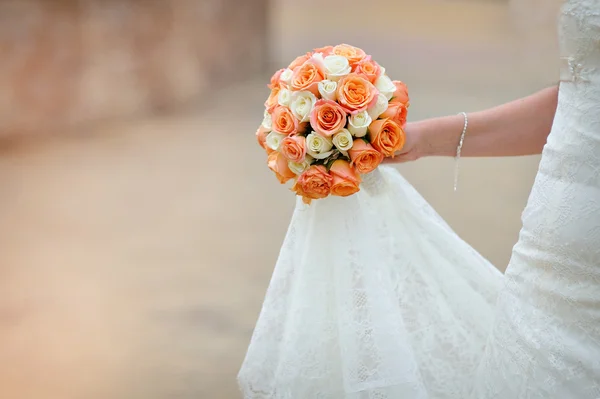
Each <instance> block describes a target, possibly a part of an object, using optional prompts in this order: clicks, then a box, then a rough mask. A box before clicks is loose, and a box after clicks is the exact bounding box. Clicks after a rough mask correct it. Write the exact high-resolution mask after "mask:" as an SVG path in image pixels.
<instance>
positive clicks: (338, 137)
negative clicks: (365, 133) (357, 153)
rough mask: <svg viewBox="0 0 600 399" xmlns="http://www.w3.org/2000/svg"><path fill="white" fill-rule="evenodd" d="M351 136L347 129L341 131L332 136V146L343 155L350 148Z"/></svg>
mask: <svg viewBox="0 0 600 399" xmlns="http://www.w3.org/2000/svg"><path fill="white" fill-rule="evenodd" d="M352 143H353V141H352V134H351V133H350V132H349V131H348V130H347V129H342V130H341V131H340V132H339V133H336V134H335V135H334V136H333V144H334V145H335V147H336V148H337V149H338V150H340V152H342V153H343V154H344V155H347V152H348V150H350V149H351V148H352Z"/></svg>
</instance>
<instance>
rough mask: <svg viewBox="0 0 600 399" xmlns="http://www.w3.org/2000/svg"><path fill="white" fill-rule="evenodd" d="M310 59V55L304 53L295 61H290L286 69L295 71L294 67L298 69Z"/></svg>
mask: <svg viewBox="0 0 600 399" xmlns="http://www.w3.org/2000/svg"><path fill="white" fill-rule="evenodd" d="M310 57H312V53H306V54H304V55H301V56H299V57H296V59H295V60H294V61H292V63H291V64H290V65H289V66H288V68H290V69H291V70H294V69H296V67H299V66H300V65H302V64H304V63H305V62H306V61H308V60H309V59H310Z"/></svg>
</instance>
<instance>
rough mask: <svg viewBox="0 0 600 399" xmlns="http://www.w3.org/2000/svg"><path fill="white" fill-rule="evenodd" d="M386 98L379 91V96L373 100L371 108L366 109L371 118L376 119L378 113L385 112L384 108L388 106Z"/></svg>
mask: <svg viewBox="0 0 600 399" xmlns="http://www.w3.org/2000/svg"><path fill="white" fill-rule="evenodd" d="M388 104H389V102H388V99H387V97H386V96H385V95H383V94H381V93H379V96H378V97H377V102H375V105H373V106H372V107H371V108H368V109H367V112H368V113H369V116H370V117H371V119H372V120H376V119H377V118H379V115H381V114H383V113H384V112H385V110H386V109H387V108H388Z"/></svg>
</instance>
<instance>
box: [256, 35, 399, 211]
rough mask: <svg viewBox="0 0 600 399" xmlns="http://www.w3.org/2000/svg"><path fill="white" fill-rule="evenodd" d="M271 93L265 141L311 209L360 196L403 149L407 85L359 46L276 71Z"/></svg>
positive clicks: (261, 138) (271, 160)
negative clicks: (366, 181)
mask: <svg viewBox="0 0 600 399" xmlns="http://www.w3.org/2000/svg"><path fill="white" fill-rule="evenodd" d="M269 88H270V89H271V94H270V95H269V98H268V99H267V101H266V102H265V108H266V109H265V112H264V119H263V122H262V124H261V126H260V127H259V128H258V130H257V132H256V136H257V139H258V143H259V144H260V145H261V147H263V148H264V149H265V151H266V152H267V154H268V166H269V168H270V169H271V170H272V171H273V172H274V173H275V176H276V177H277V179H278V180H279V181H280V182H281V183H282V184H283V183H286V182H287V181H289V180H293V182H294V184H293V186H292V191H294V192H295V193H296V194H297V195H299V196H301V197H302V198H303V200H304V202H305V203H307V204H308V203H310V202H311V200H313V199H319V198H325V197H327V196H329V195H337V196H342V197H345V196H348V195H352V194H354V193H356V192H358V191H359V186H360V182H361V178H360V176H361V175H362V174H366V173H369V172H371V171H373V170H374V169H375V168H377V166H378V165H379V164H380V163H381V161H382V160H383V159H384V158H385V157H393V156H394V153H395V152H396V151H398V150H400V149H401V148H402V146H403V145H404V138H405V136H404V130H403V128H404V125H405V124H406V116H407V109H408V106H409V98H408V91H407V88H406V85H405V84H404V83H402V82H400V81H392V80H391V79H390V78H389V77H388V76H387V75H386V73H385V69H384V68H383V67H382V66H381V65H379V64H378V63H377V62H375V61H374V60H373V59H371V56H369V55H367V54H366V53H365V52H364V51H363V50H361V49H360V48H357V47H353V46H350V45H347V44H340V45H338V46H335V47H333V46H327V47H323V48H318V49H315V50H313V51H312V52H309V53H307V54H305V55H302V56H300V57H298V58H296V59H295V60H294V61H292V63H291V64H290V65H289V66H288V67H287V68H285V69H281V70H279V71H277V72H276V73H275V74H274V75H273V77H272V78H271V83H270V84H269Z"/></svg>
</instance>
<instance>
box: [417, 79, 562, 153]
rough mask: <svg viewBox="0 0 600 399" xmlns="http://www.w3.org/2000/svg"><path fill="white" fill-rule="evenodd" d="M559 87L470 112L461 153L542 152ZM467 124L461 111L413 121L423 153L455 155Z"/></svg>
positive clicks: (550, 125)
mask: <svg viewBox="0 0 600 399" xmlns="http://www.w3.org/2000/svg"><path fill="white" fill-rule="evenodd" d="M557 98H558V88H557V87H551V88H548V89H544V90H542V91H539V92H537V93H535V94H533V95H531V96H528V97H525V98H522V99H519V100H516V101H512V102H510V103H506V104H503V105H500V106H498V107H494V108H491V109H487V110H484V111H480V112H474V113H470V114H468V121H469V124H468V128H467V133H466V137H465V141H464V143H463V147H462V152H461V153H462V156H467V157H493V156H518V155H533V154H539V153H541V151H542V148H543V147H544V144H545V143H546V139H547V137H548V134H549V133H550V129H551V127H552V122H553V120H554V114H555V112H556V106H557ZM463 124H464V117H463V116H462V115H453V116H446V117H441V118H434V119H428V120H424V121H421V122H415V123H412V124H410V126H409V128H410V129H413V130H414V133H416V134H418V135H419V136H420V139H419V142H420V147H421V148H420V149H419V152H420V153H421V154H420V155H421V156H454V155H455V154H456V147H457V144H458V141H459V138H460V133H461V132H462V129H463Z"/></svg>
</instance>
